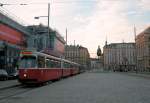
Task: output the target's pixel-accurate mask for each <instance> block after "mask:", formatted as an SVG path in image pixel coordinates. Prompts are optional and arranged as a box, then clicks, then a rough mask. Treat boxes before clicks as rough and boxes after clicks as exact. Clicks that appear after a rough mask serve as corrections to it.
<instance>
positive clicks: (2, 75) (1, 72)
mask: <svg viewBox="0 0 150 103" xmlns="http://www.w3.org/2000/svg"><path fill="white" fill-rule="evenodd" d="M7 79H8V73H7V72H6V70H4V69H0V80H7Z"/></svg>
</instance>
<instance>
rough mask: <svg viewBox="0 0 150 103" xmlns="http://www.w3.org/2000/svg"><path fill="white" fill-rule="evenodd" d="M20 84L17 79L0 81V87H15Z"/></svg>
mask: <svg viewBox="0 0 150 103" xmlns="http://www.w3.org/2000/svg"><path fill="white" fill-rule="evenodd" d="M19 84H20V83H19V82H18V81H17V80H6V81H0V89H3V88H9V87H13V86H16V85H19Z"/></svg>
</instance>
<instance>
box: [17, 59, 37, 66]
mask: <svg viewBox="0 0 150 103" xmlns="http://www.w3.org/2000/svg"><path fill="white" fill-rule="evenodd" d="M36 64H37V63H36V57H33V56H25V57H22V58H21V61H20V68H35V67H36Z"/></svg>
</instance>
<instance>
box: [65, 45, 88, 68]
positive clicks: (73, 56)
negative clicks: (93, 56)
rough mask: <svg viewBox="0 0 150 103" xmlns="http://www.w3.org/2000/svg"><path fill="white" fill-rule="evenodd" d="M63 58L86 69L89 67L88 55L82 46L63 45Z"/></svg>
mask: <svg viewBox="0 0 150 103" xmlns="http://www.w3.org/2000/svg"><path fill="white" fill-rule="evenodd" d="M65 58H66V59H68V60H71V61H73V62H76V63H79V64H81V65H82V66H83V67H85V68H86V69H89V68H90V55H89V52H88V49H87V48H85V47H82V46H73V45H66V46H65Z"/></svg>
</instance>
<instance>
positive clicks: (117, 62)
mask: <svg viewBox="0 0 150 103" xmlns="http://www.w3.org/2000/svg"><path fill="white" fill-rule="evenodd" d="M103 53H104V68H105V69H106V70H114V71H115V70H117V71H131V70H134V69H135V66H136V55H135V43H112V44H109V45H107V44H106V45H105V46H104V48H103Z"/></svg>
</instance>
